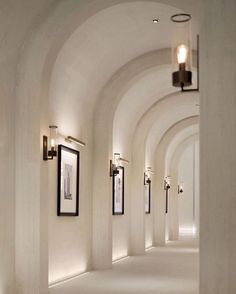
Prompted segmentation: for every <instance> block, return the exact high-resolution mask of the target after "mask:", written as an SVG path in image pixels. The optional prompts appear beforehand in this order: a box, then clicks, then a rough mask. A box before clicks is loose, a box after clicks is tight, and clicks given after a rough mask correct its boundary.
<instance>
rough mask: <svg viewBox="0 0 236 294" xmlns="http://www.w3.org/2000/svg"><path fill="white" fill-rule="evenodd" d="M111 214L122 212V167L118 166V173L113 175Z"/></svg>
mask: <svg viewBox="0 0 236 294" xmlns="http://www.w3.org/2000/svg"><path fill="white" fill-rule="evenodd" d="M112 187H113V189H112V190H113V192H112V214H113V215H116V214H124V167H123V166H120V167H119V174H118V175H116V176H113V185H112Z"/></svg>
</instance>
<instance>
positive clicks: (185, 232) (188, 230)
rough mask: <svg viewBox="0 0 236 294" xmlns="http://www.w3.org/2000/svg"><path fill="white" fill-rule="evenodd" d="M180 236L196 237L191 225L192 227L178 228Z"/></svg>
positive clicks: (194, 228)
mask: <svg viewBox="0 0 236 294" xmlns="http://www.w3.org/2000/svg"><path fill="white" fill-rule="evenodd" d="M179 234H180V236H193V237H194V236H196V227H195V226H194V225H193V226H192V227H180V228H179Z"/></svg>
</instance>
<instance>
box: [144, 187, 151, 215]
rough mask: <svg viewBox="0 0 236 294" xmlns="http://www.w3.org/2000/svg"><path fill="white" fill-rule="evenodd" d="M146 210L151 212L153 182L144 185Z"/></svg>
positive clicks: (147, 212)
mask: <svg viewBox="0 0 236 294" xmlns="http://www.w3.org/2000/svg"><path fill="white" fill-rule="evenodd" d="M144 199H145V212H146V214H150V213H151V182H150V183H148V184H145V185H144Z"/></svg>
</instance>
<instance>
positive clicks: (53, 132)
mask: <svg viewBox="0 0 236 294" xmlns="http://www.w3.org/2000/svg"><path fill="white" fill-rule="evenodd" d="M49 128H50V139H49V144H50V146H49V148H50V149H53V150H56V146H57V126H49Z"/></svg>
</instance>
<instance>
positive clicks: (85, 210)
mask: <svg viewBox="0 0 236 294" xmlns="http://www.w3.org/2000/svg"><path fill="white" fill-rule="evenodd" d="M57 68H58V67H57V66H55V68H54V71H53V74H52V80H51V86H50V115H49V117H50V124H53V125H54V124H55V125H57V126H58V132H59V133H60V135H61V137H60V136H59V141H58V143H60V144H63V145H67V146H69V147H71V148H74V149H77V150H79V151H80V186H79V205H80V206H79V216H78V217H66V216H57V214H56V212H57V160H54V161H53V162H48V165H49V175H50V176H49V183H48V185H49V187H48V189H49V207H48V226H49V235H48V236H49V237H48V243H49V252H48V264H49V267H48V275H49V284H53V283H55V282H57V281H60V280H63V279H66V278H69V277H71V276H75V275H78V274H80V273H83V272H85V271H88V270H89V269H91V267H92V262H91V249H92V245H91V243H92V185H91V182H92V176H91V173H92V148H91V147H92V145H91V142H92V120H91V113H90V108H89V107H87V105H85V104H83V103H81V104H80V103H77V102H76V97H77V96H76V93H74V91H73V88H71V90H70V91H68V93H67V97H66V98H65V97H64V99H63V97H62V95H60V87H58V85H59V84H60V82H59V81H60V80H61V74H60V71H59V72H58V71H57ZM81 113H83V115H80V114H81ZM68 135H70V136H73V137H76V138H78V139H80V140H82V141H84V142H85V143H86V146H85V147H80V146H78V145H76V144H69V145H68V143H66V142H65V140H64V139H63V136H68Z"/></svg>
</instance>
